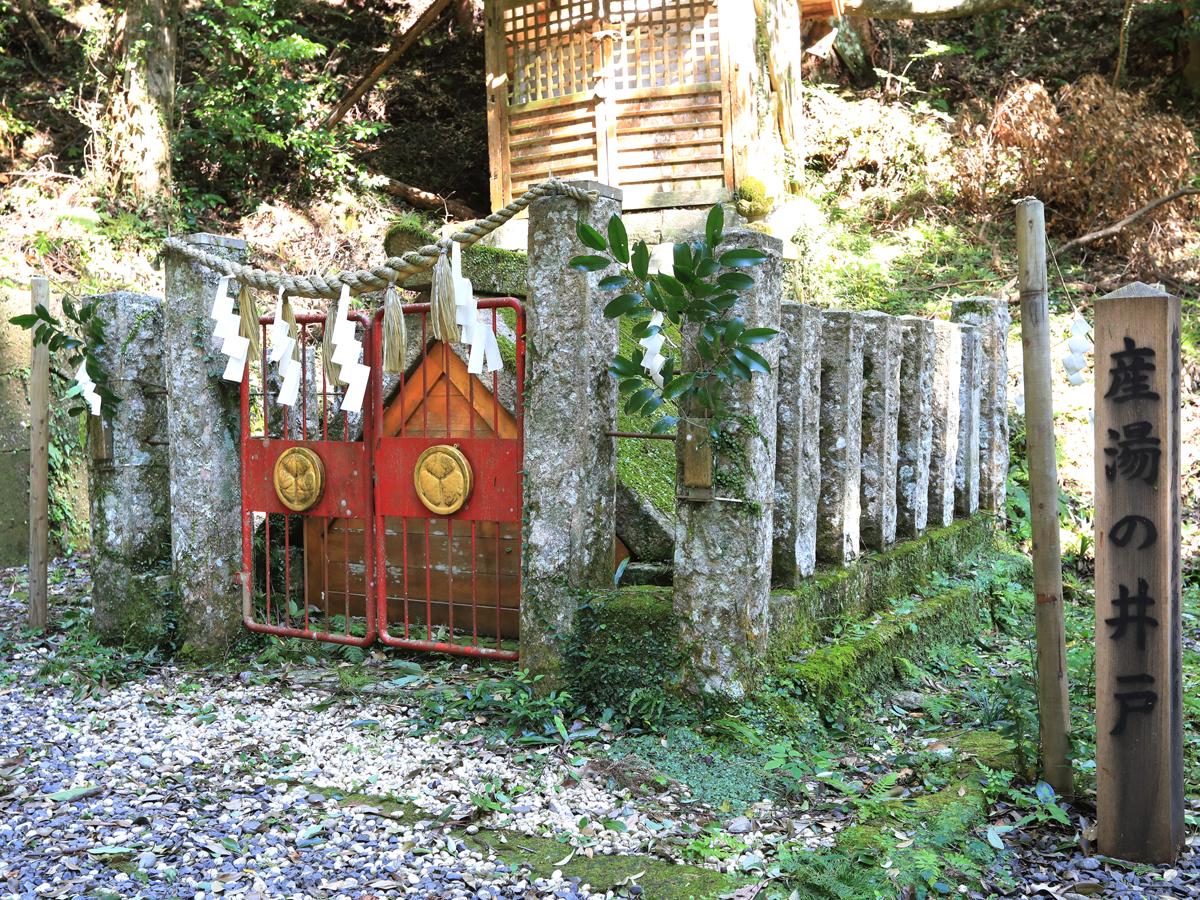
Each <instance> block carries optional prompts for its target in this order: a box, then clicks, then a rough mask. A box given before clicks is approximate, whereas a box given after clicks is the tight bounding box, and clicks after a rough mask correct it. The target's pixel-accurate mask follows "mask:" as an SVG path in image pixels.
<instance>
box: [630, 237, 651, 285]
mask: <svg viewBox="0 0 1200 900" xmlns="http://www.w3.org/2000/svg"><path fill="white" fill-rule="evenodd" d="M630 267H631V268H632V269H633V274H634V275H635V276H636V277H637V278H640V279H641V280H642V281H645V280H646V279H647V278H649V277H650V248H649V247H647V246H646V242H645V241H638V242H637V243H636V244H634V245H633V254H632V256H631V257H630Z"/></svg>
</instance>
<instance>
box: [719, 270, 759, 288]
mask: <svg viewBox="0 0 1200 900" xmlns="http://www.w3.org/2000/svg"><path fill="white" fill-rule="evenodd" d="M717 284H719V285H720V286H721V287H723V288H725V290H727V291H745V290H749V289H750V288H752V287H754V279H753V278H751V277H750V276H749V275H747V274H746V273H745V272H724V273H722V274H721V275H718V276H717Z"/></svg>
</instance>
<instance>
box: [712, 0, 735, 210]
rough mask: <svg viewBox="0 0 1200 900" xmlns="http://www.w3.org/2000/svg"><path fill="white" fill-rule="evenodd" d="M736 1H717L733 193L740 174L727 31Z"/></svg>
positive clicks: (728, 179)
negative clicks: (737, 165)
mask: <svg viewBox="0 0 1200 900" xmlns="http://www.w3.org/2000/svg"><path fill="white" fill-rule="evenodd" d="M735 2H736V0H717V17H718V21H719V22H720V27H718V28H717V35H718V40H719V41H720V47H719V51H720V59H721V87H720V93H721V103H720V106H721V136H722V138H723V140H724V150H723V152H724V156H725V159H724V163H723V169H724V176H725V187H726V188H727V189H728V190H730V191H732V190H733V189H734V188H736V187H737V179H738V172H737V167H736V165H735V163H734V159H733V123H734V119H735V111H734V96H735V95H734V84H735V81H734V77H733V58H732V57H733V54H731V53H730V52H729V41H730V39H731V38H732V35H733V34H734V32H732V31H727V30H726V27H727V22H728V20H729V19H730V18H731V14H732V7H733V6H734V3H735Z"/></svg>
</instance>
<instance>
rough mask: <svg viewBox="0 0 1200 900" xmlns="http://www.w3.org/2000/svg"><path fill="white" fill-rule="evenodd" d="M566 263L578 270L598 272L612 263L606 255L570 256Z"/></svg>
mask: <svg viewBox="0 0 1200 900" xmlns="http://www.w3.org/2000/svg"><path fill="white" fill-rule="evenodd" d="M567 265H569V266H570V267H571V268H572V269H575V270H577V271H579V272H599V271H600V270H601V269H607V268H608V267H609V266H610V265H612V260H610V259H609V258H608V257H607V256H572V257H571V261H570V262H569V263H567Z"/></svg>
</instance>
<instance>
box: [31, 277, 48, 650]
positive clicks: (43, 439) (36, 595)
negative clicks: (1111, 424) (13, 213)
mask: <svg viewBox="0 0 1200 900" xmlns="http://www.w3.org/2000/svg"><path fill="white" fill-rule="evenodd" d="M30 299H31V302H30V310H31V311H32V312H35V313H36V312H37V308H38V307H39V306H41V307H43V308H45V309H49V307H50V282H49V280H48V279H46V278H44V277H42V276H40V275H38V276H34V278H33V280H32V283H31V285H30ZM29 333H30V336H31V337H30V339H31V341H32V335H33V333H34V332H33V331H32V330H31V331H30V332H29ZM49 561H50V349H49V347H47V346H46V344H44V343H40V344H39V343H37V342H33V343H32V346H31V350H30V359H29V627H30V628H31V629H33V630H34V631H43V630H44V629H45V628H46V620H47V605H48V604H47V596H48V588H47V583H48V574H49V573H48V567H49Z"/></svg>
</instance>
